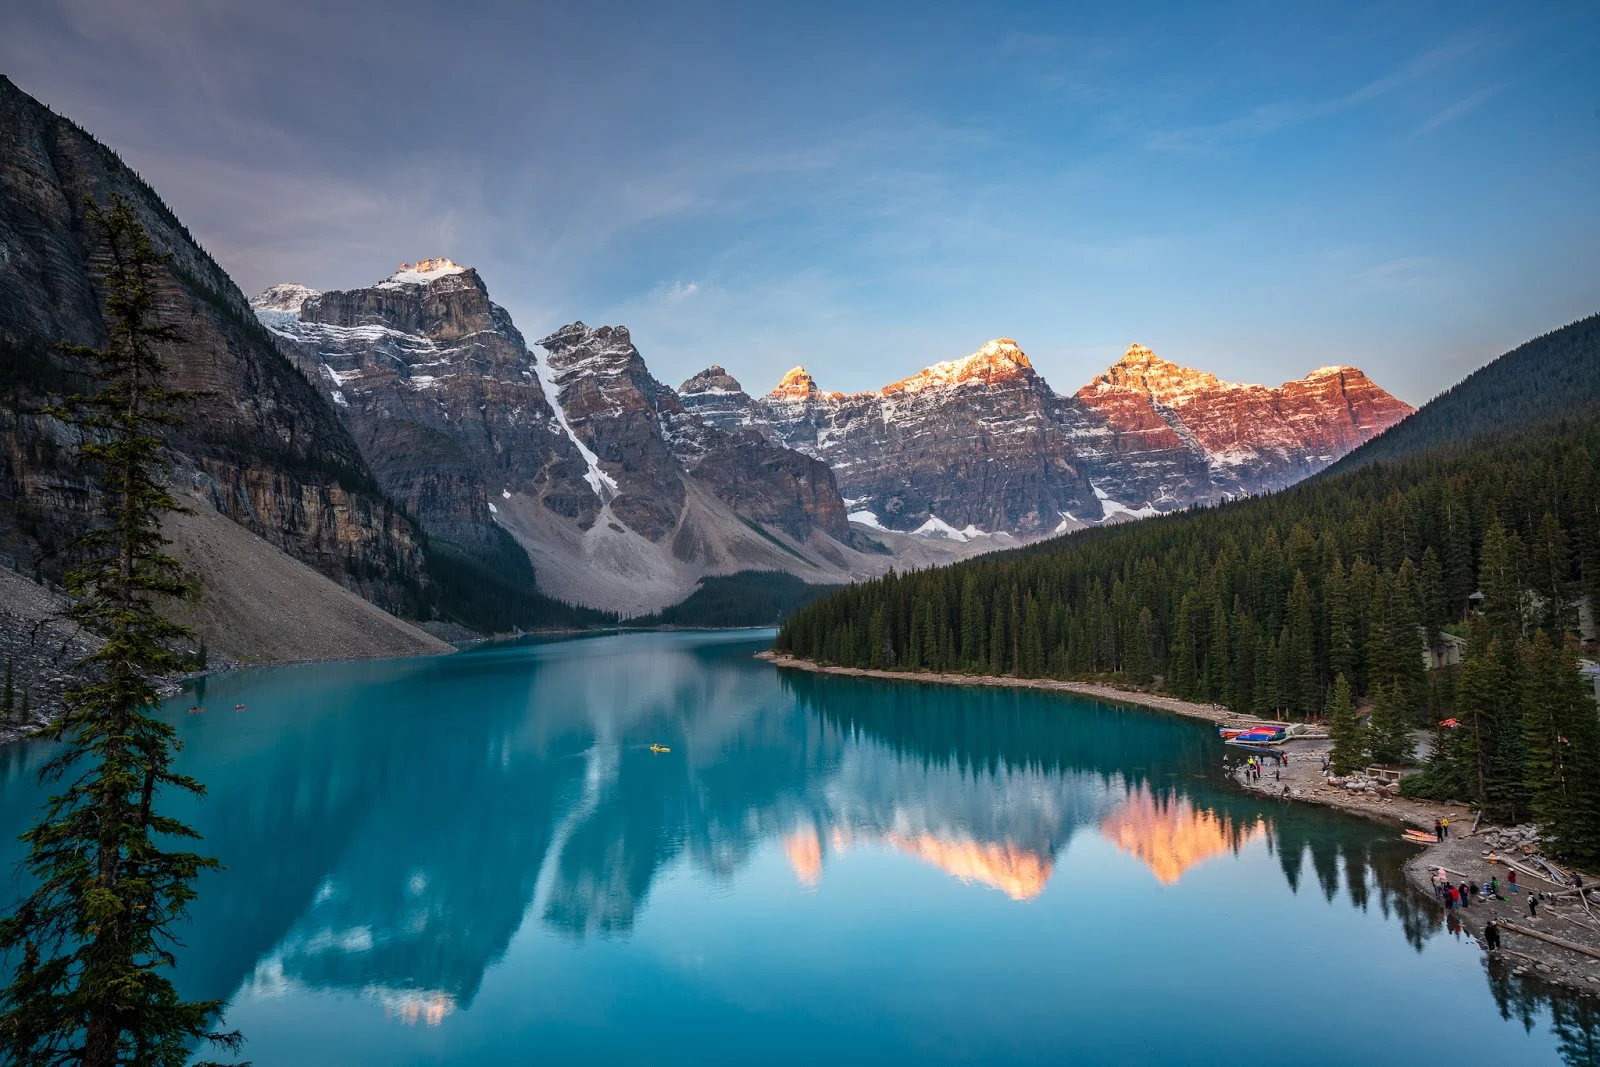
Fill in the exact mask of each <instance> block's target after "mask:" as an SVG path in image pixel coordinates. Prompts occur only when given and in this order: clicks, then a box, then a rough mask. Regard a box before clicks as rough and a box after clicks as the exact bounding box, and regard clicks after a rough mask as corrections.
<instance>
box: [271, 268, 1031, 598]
mask: <svg viewBox="0 0 1600 1067" xmlns="http://www.w3.org/2000/svg"><path fill="white" fill-rule="evenodd" d="M252 305H253V306H254V308H255V312H256V315H257V317H258V318H259V319H260V321H261V323H262V324H263V325H264V326H265V327H266V328H267V329H268V330H270V331H271V332H272V334H273V336H274V337H275V338H276V339H277V342H278V344H279V346H280V347H281V348H282V350H283V351H284V352H285V354H286V355H288V356H289V357H290V358H291V359H292V360H293V361H294V362H295V364H296V365H297V366H298V367H299V368H300V369H301V370H302V371H303V372H304V373H305V375H306V376H307V377H308V378H310V379H311V380H312V381H314V382H316V383H317V386H318V388H319V389H320V390H321V391H322V393H323V395H324V396H325V397H326V398H327V399H328V401H329V404H330V406H331V407H332V408H333V410H335V411H337V412H338V415H339V418H340V419H341V420H342V421H343V422H344V424H345V425H346V426H347V427H348V428H349V430H350V432H351V433H352V435H353V436H354V437H355V439H356V441H357V442H358V444H359V445H360V447H361V450H362V453H363V455H364V456H365V458H366V460H367V462H368V463H369V464H370V465H371V467H372V469H373V471H374V473H375V474H376V475H377V477H378V480H379V482H380V483H381V484H382V486H383V488H384V489H385V491H387V492H388V493H390V494H391V495H392V496H394V497H395V498H396V499H397V500H400V501H402V502H403V503H404V504H405V505H406V506H407V507H408V509H409V510H410V511H411V512H412V513H413V514H415V515H416V516H417V517H418V518H419V520H420V521H421V522H422V524H423V526H424V528H425V529H427V531H428V532H429V534H430V535H432V536H433V537H435V538H436V539H440V540H441V541H443V542H444V543H447V544H449V545H451V546H454V547H456V548H457V549H459V550H461V551H462V552H463V553H465V554H466V555H467V556H468V557H473V556H476V557H477V558H479V559H489V560H501V561H504V560H505V558H506V554H507V552H512V553H515V554H516V555H518V556H520V555H523V554H525V555H526V557H527V558H528V559H529V560H531V562H532V570H531V572H530V579H531V580H536V581H537V584H538V587H539V589H540V590H541V591H543V592H544V593H546V594H547V595H550V596H554V597H557V598H560V599H562V600H568V601H572V602H576V603H579V604H584V605H588V606H592V607H596V608H601V609H604V610H618V611H620V612H621V613H622V614H623V615H625V616H632V615H638V614H644V613H649V612H655V611H659V610H660V609H662V608H664V607H666V606H667V605H669V604H672V603H675V602H676V601H678V600H681V599H683V598H684V597H686V596H688V595H689V594H690V593H692V592H693V591H694V590H695V588H696V587H697V584H698V583H699V582H700V580H701V579H702V578H705V577H707V576H711V575H725V574H732V573H735V572H739V571H749V570H770V571H790V572H792V573H795V574H797V575H799V576H800V577H802V578H804V579H805V580H806V581H809V582H820V583H824V584H839V583H843V582H848V581H851V580H856V579H860V578H865V577H869V576H871V575H874V574H878V573H882V571H883V570H885V569H887V568H888V567H889V566H891V565H893V564H895V563H896V562H897V561H898V562H899V563H900V564H901V565H911V566H923V565H927V564H928V563H930V562H940V561H948V560H949V559H953V558H959V556H961V555H963V554H967V553H968V552H969V551H975V550H976V549H968V548H966V547H965V546H964V545H959V544H953V543H949V542H943V543H942V544H939V545H924V544H922V543H920V542H919V541H917V540H916V539H912V538H902V539H900V541H899V542H897V546H896V547H890V546H887V545H885V544H883V543H882V542H881V541H877V540H874V539H873V538H871V537H869V536H867V535H865V534H864V533H861V532H856V531H852V530H851V528H850V524H849V522H848V520H847V519H846V516H845V506H844V502H843V500H842V499H841V498H840V496H839V492H838V488H837V486H836V484H835V481H834V476H833V472H832V470H831V469H830V468H829V466H828V464H827V463H825V462H823V461H821V460H819V459H817V458H814V457H811V456H807V455H805V454H803V453H801V452H799V451H796V450H794V449H790V448H787V447H785V446H784V445H782V444H781V443H780V442H777V441H775V440H773V439H771V438H770V437H768V436H767V435H764V434H761V433H759V432H756V431H755V430H753V429H750V428H741V427H737V426H729V427H724V426H718V425H713V424H712V423H710V422H708V421H706V420H704V419H702V418H701V417H700V415H699V414H697V413H696V412H695V411H693V410H691V409H690V408H689V407H688V406H686V405H685V404H684V402H683V401H682V400H681V399H680V397H679V396H678V394H677V393H676V392H675V391H674V390H672V389H671V388H669V387H667V386H666V385H664V384H662V383H661V382H659V381H657V380H656V379H655V378H654V377H652V376H651V374H650V372H649V368H648V367H647V366H646V364H645V361H644V359H643V357H642V356H641V355H640V354H639V351H638V349H637V348H635V347H634V345H633V341H632V338H631V337H630V335H629V333H628V330H627V328H626V327H622V326H601V327H590V326H587V325H585V324H584V323H581V322H575V323H571V324H569V325H567V326H564V327H562V328H561V329H560V330H557V331H555V332H554V333H552V334H550V335H549V336H546V337H544V338H542V339H541V340H540V341H539V342H538V344H537V345H536V346H534V347H533V348H531V349H530V347H529V346H528V345H527V344H526V343H525V342H524V340H523V338H522V335H521V333H520V332H518V330H517V328H516V326H515V325H514V324H513V323H512V321H511V317H510V315H509V314H507V313H506V312H505V310H504V309H503V308H501V307H500V306H499V305H498V304H495V303H493V302H492V301H491V300H490V299H489V294H488V289H487V288H486V287H485V285H484V283H483V280H482V278H480V277H479V275H478V273H477V271H475V270H473V269H472V268H470V267H465V266H462V265H460V264H457V263H454V262H453V261H451V260H448V259H442V258H441V259H425V260H422V261H419V262H418V263H416V264H410V263H406V264H402V265H401V267H400V269H398V270H397V271H395V272H394V273H393V274H391V275H390V276H389V277H387V278H384V279H382V280H380V281H378V282H376V283H374V284H372V285H370V286H366V287H364V288H360V289H351V290H343V291H331V292H318V291H317V290H314V289H310V288H308V287H306V286H302V285H298V284H294V283H287V284H283V285H276V286H273V287H271V288H270V289H267V290H265V291H264V292H262V293H260V294H258V295H257V296H256V297H255V298H254V300H253V301H252ZM941 541H943V539H941ZM1000 543H1002V544H1003V543H1006V542H1004V541H1002V542H1000ZM1010 543H1015V542H1010ZM508 546H509V547H508Z"/></svg>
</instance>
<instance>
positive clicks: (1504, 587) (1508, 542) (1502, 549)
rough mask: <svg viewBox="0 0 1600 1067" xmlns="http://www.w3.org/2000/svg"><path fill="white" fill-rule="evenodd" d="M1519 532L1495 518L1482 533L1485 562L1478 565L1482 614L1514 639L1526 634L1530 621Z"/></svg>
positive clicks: (1500, 632) (1508, 639) (1496, 629)
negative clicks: (1519, 551)
mask: <svg viewBox="0 0 1600 1067" xmlns="http://www.w3.org/2000/svg"><path fill="white" fill-rule="evenodd" d="M1515 538H1516V534H1507V533H1506V530H1505V527H1504V526H1501V525H1500V520H1499V519H1496V520H1495V521H1494V522H1492V523H1490V525H1489V528H1488V529H1487V530H1485V531H1484V534H1483V563H1482V565H1481V566H1480V567H1479V568H1478V588H1479V591H1480V592H1482V593H1483V614H1484V617H1485V618H1487V619H1488V620H1489V629H1490V631H1491V632H1492V633H1493V634H1494V635H1495V636H1497V637H1499V638H1500V639H1501V641H1503V642H1505V643H1511V642H1514V641H1517V640H1519V639H1520V638H1521V637H1522V635H1523V626H1524V625H1525V623H1526V621H1527V616H1526V606H1525V604H1524V592H1523V584H1522V573H1521V568H1520V567H1519V566H1518V563H1519V560H1518V559H1517V556H1518V552H1517V548H1518V547H1520V544H1521V542H1520V541H1516V542H1515V543H1513V542H1514V539H1515Z"/></svg>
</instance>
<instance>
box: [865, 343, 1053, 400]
mask: <svg viewBox="0 0 1600 1067" xmlns="http://www.w3.org/2000/svg"><path fill="white" fill-rule="evenodd" d="M1033 373H1034V371H1033V364H1031V363H1029V362H1028V357H1027V356H1026V355H1025V354H1024V353H1023V351H1022V349H1021V348H1019V347H1017V342H1015V341H1013V340H1012V339H1011V338H1009V337H997V338H995V339H994V340H993V341H990V342H988V343H987V344H985V345H984V346H983V347H982V348H980V349H978V350H977V351H976V352H974V353H972V354H971V355H967V356H962V357H961V358H960V359H951V360H946V361H945V362H943V363H935V364H934V365H933V366H931V367H926V368H924V369H923V370H921V371H919V372H918V373H916V374H913V375H912V376H911V377H909V378H902V379H901V380H900V381H898V382H893V383H891V384H889V385H886V386H884V387H883V389H882V390H881V392H882V393H884V394H885V395H888V394H890V393H899V392H918V391H920V390H923V389H929V388H939V387H948V386H956V385H963V384H965V383H967V382H982V383H983V384H984V385H993V384H995V383H996V382H1002V381H1009V380H1011V379H1013V378H1022V377H1027V376H1029V375H1031V374H1033Z"/></svg>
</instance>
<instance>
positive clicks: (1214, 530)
mask: <svg viewBox="0 0 1600 1067" xmlns="http://www.w3.org/2000/svg"><path fill="white" fill-rule="evenodd" d="M1425 410H1426V409H1425ZM1596 457H1600V419H1597V418H1596V417H1595V415H1594V414H1593V413H1592V411H1591V413H1589V414H1587V415H1585V416H1583V417H1575V418H1569V419H1565V420H1561V421H1558V422H1554V423H1547V424H1544V425H1542V426H1539V427H1537V428H1532V429H1528V430H1525V431H1523V432H1515V433H1513V432H1502V433H1493V434H1489V435H1486V436H1480V437H1477V438H1474V439H1473V440H1471V441H1467V442H1457V443H1447V444H1444V445H1440V446H1438V447H1434V448H1433V449H1432V450H1431V451H1426V452H1422V453H1421V454H1417V455H1413V456H1411V457H1409V458H1405V459H1401V460H1398V461H1389V462H1371V463H1368V464H1367V465H1365V466H1359V467H1357V468H1356V469H1354V470H1350V471H1347V472H1345V473H1342V474H1340V475H1337V476H1334V477H1330V478H1325V479H1318V480H1316V481H1313V482H1309V483H1305V484H1302V485H1300V486H1297V487H1294V488H1292V489H1289V490H1286V491H1284V492H1281V493H1277V494H1275V495H1272V496H1266V497H1259V498H1253V499H1248V500H1242V501H1236V502H1231V503H1227V504H1223V505H1219V506H1214V507H1204V508H1194V509H1190V510H1188V511H1185V512H1182V513H1178V514H1174V515H1170V516H1165V517H1161V518H1156V519H1150V520H1146V521H1142V522H1138V523H1131V524H1126V525H1121V526H1114V527H1103V528H1097V529H1093V530H1087V531H1082V532H1079V533H1075V534H1069V535H1067V536H1065V537H1062V538H1058V539H1055V540H1052V541H1048V542H1044V543H1042V544H1040V545H1036V546H1031V547H1029V548H1026V549H1021V550H1018V551H1016V552H1012V553H1007V554H1003V555H994V556H986V557H982V558H979V559H975V560H970V561H966V562H963V563H959V564H956V565H953V566H950V567H945V568H939V569H933V570H927V571H920V572H915V573H909V574H894V573H891V574H889V575H887V576H885V577H883V578H881V579H877V580H874V581H870V582H866V583H862V584H857V585H852V586H850V587H848V588H846V589H844V590H842V591H840V592H838V593H836V594H834V595H832V596H829V597H826V598H824V599H822V600H820V601H818V602H817V603H815V604H813V605H811V606H809V607H806V608H802V609H800V610H799V611H797V612H795V613H794V614H793V615H792V616H791V617H790V618H789V620H788V622H787V623H786V624H785V626H784V627H783V629H782V630H781V631H780V633H779V635H778V638H777V642H776V647H777V649H778V651H780V652H787V653H790V654H792V655H796V656H800V657H802V658H807V659H812V660H815V661H818V662H820V663H823V664H834V665H845V666H854V667H863V668H878V669H883V670H889V671H952V672H961V673H971V674H988V675H1017V676H1020V677H1024V678H1036V677H1048V678H1061V679H1072V678H1079V679H1099V680H1104V681H1109V682H1112V683H1114V684H1118V685H1122V686H1125V687H1135V688H1141V689H1151V688H1159V689H1161V690H1162V691H1164V692H1167V693H1170V694H1172V695H1176V696H1179V697H1183V698H1187V699H1190V700H1197V701H1203V702H1215V703H1219V704H1223V705H1226V706H1227V707H1229V708H1232V709H1234V710H1239V711H1249V712H1254V713H1255V714H1258V715H1262V716H1265V717H1269V718H1299V719H1303V718H1313V717H1321V716H1322V715H1323V714H1324V713H1325V712H1326V713H1327V714H1328V717H1329V720H1330V725H1331V726H1332V727H1333V732H1334V733H1335V735H1336V750H1335V755H1336V758H1337V761H1338V762H1340V763H1341V764H1343V767H1342V768H1341V769H1349V768H1352V767H1354V766H1359V765H1364V764H1365V763H1367V762H1369V761H1372V762H1387V763H1404V762H1406V761H1407V760H1409V759H1410V758H1411V757H1412V739H1413V734H1412V730H1413V728H1416V727H1423V726H1427V727H1431V728H1434V729H1436V730H1437V731H1438V744H1436V745H1434V746H1433V750H1434V751H1433V756H1432V758H1431V759H1430V761H1429V764H1428V767H1427V769H1426V770H1425V772H1424V773H1421V774H1416V775H1412V776H1411V777H1410V778H1408V779H1407V780H1406V785H1407V789H1408V791H1411V792H1421V793H1426V794H1428V795H1433V796H1439V797H1455V798H1460V799H1464V800H1468V801H1472V802H1474V803H1476V804H1478V805H1480V806H1481V807H1482V808H1483V809H1484V811H1485V814H1486V815H1487V816H1488V817H1490V818H1492V819H1495V820H1497V821H1507V822H1515V821H1522V820H1526V819H1528V818H1530V817H1533V818H1537V819H1539V820H1540V821H1541V822H1542V823H1544V824H1546V828H1547V833H1548V834H1549V835H1550V836H1552V837H1553V839H1554V842H1553V843H1554V845H1555V848H1556V850H1557V851H1558V852H1559V853H1560V854H1562V855H1565V856H1567V857H1569V858H1572V859H1579V860H1589V861H1591V862H1592V861H1600V717H1597V714H1596V707H1595V704H1594V703H1593V701H1592V700H1591V699H1590V697H1589V695H1588V692H1589V691H1588V690H1586V689H1585V682H1584V678H1583V676H1582V675H1581V674H1580V672H1579V660H1578V658H1577V657H1578V651H1579V648H1578V641H1579V637H1580V633H1579V631H1580V614H1582V615H1583V617H1584V619H1587V617H1588V615H1587V604H1588V603H1600V478H1597V468H1596ZM1584 598H1588V599H1587V601H1585V599H1584ZM1440 723H1450V725H1446V726H1440V725H1438V724H1440Z"/></svg>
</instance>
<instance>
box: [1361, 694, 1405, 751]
mask: <svg viewBox="0 0 1600 1067" xmlns="http://www.w3.org/2000/svg"><path fill="white" fill-rule="evenodd" d="M1367 747H1368V748H1369V749H1370V750H1371V752H1372V759H1373V762H1375V763H1391V764H1405V763H1410V762H1411V757H1412V756H1413V755H1414V754H1415V753H1416V748H1417V746H1416V742H1415V741H1414V740H1413V739H1412V737H1411V716H1410V715H1409V714H1407V710H1406V705H1405V702H1404V698H1403V697H1402V695H1401V693H1400V688H1399V686H1393V685H1391V686H1381V685H1380V686H1378V687H1377V688H1376V689H1374V690H1373V694H1372V714H1371V716H1370V717H1369V718H1368V720H1367Z"/></svg>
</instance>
